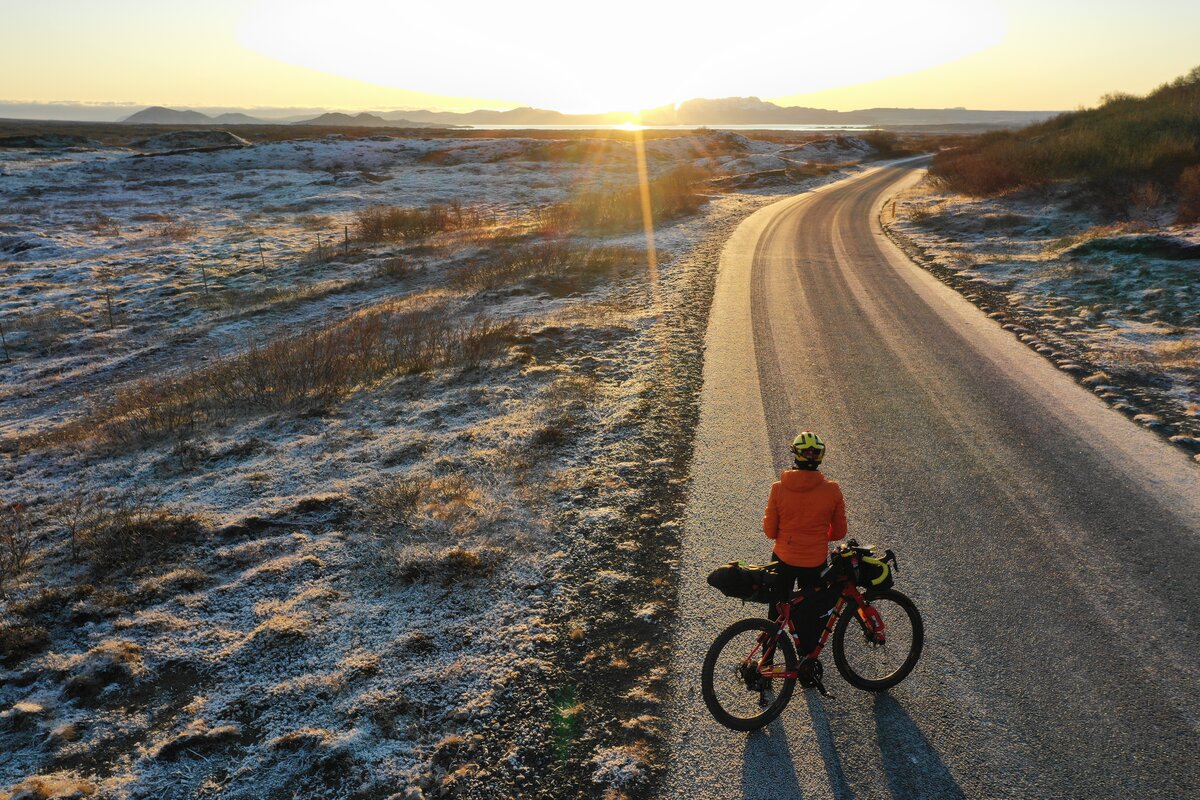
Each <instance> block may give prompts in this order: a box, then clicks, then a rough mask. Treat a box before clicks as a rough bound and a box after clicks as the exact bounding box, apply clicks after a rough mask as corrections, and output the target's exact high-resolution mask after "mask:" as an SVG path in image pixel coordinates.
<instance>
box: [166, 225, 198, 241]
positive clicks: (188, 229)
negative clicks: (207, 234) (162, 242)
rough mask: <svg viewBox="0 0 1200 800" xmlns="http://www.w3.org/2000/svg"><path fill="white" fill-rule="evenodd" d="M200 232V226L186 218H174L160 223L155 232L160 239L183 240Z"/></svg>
mask: <svg viewBox="0 0 1200 800" xmlns="http://www.w3.org/2000/svg"><path fill="white" fill-rule="evenodd" d="M198 233H200V226H199V225H197V224H196V223H194V222H190V221H188V220H175V221H174V222H168V223H166V224H164V225H162V226H161V227H160V228H159V229H158V230H157V231H156V234H155V235H157V236H158V237H159V238H161V239H169V240H171V241H172V242H184V241H187V240H188V239H191V238H193V237H195V236H196V234H198Z"/></svg>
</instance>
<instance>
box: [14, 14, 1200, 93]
mask: <svg viewBox="0 0 1200 800" xmlns="http://www.w3.org/2000/svg"><path fill="white" fill-rule="evenodd" d="M833 5H834V4H816V3H812V4H802V3H796V2H794V0H789V2H782V0H764V1H763V2H757V3H756V2H751V3H743V4H741V5H738V6H734V7H731V6H729V4H728V3H727V2H724V0H722V2H720V3H716V2H708V0H692V1H691V2H687V3H682V2H658V3H646V2H645V0H606V3H605V4H604V5H603V6H594V7H593V6H587V5H585V4H563V3H561V2H560V0H554V2H550V0H527V1H523V2H516V1H515V0H513V1H512V2H509V3H506V4H498V3H495V2H494V0H489V2H482V0H478V1H477V0H459V1H458V2H456V3H454V4H448V3H440V4H434V3H405V2H382V0H340V2H339V3H337V4H330V3H327V2H317V1H316V0H288V2H283V1H282V0H209V2H207V3H202V4H199V3H195V2H191V1H190V0H189V2H176V0H156V1H153V2H152V1H151V0H108V2H104V3H100V2H94V0H88V1H87V2H84V1H83V0H44V2H41V3H38V4H30V3H27V2H25V1H24V0H0V19H2V20H3V23H4V25H3V27H4V29H5V32H4V35H3V41H4V46H3V47H2V48H0V100H9V101H14V100H15V101H85V102H130V103H136V104H147V105H149V104H161V105H171V106H176V107H188V106H242V107H255V106H323V107H330V108H341V109H392V108H401V107H425V108H446V109H454V110H466V109H470V108H476V107H493V108H502V107H511V106H515V105H535V106H540V107H546V108H556V109H559V110H563V111H607V110H625V109H631V108H637V107H645V106H649V105H656V104H660V103H666V102H672V101H679V100H685V99H688V98H690V97H696V96H707V97H720V96H727V95H733V94H738V95H750V94H753V95H758V96H760V97H763V98H769V99H773V100H775V101H776V102H781V103H786V104H797V105H811V106H818V107H825V108H835V109H841V110H849V109H853V108H864V107H871V106H902V107H949V106H967V107H971V108H981V109H988V108H992V109H999V108H1003V109H1031V110H1034V109H1069V108H1075V107H1078V106H1080V105H1087V104H1094V103H1095V102H1096V100H1097V99H1098V98H1099V97H1100V95H1102V94H1104V93H1106V92H1109V91H1116V90H1120V91H1129V92H1135V93H1141V92H1145V91H1147V90H1149V89H1151V88H1153V87H1154V86H1156V85H1158V84H1160V83H1162V82H1164V81H1167V80H1170V79H1172V78H1174V77H1176V76H1178V75H1180V74H1183V73H1184V72H1187V71H1188V70H1189V69H1190V68H1192V67H1193V66H1196V65H1197V64H1200V44H1197V43H1198V42H1200V3H1197V2H1193V0H1188V1H1187V2H1184V0H1143V2H1140V3H1133V2H1111V1H1106V0H1093V2H1083V0H1064V1H1062V2H1049V1H1048V0H1044V1H1043V2H1032V0H977V1H976V2H968V1H967V0H959V1H958V2H951V0H907V2H906V3H902V4H898V3H895V2H890V1H889V2H884V1H883V0H860V1H859V2H858V3H856V4H855V6H854V11H853V13H852V12H849V11H844V10H843V11H838V10H836V9H832V6H833ZM805 6H809V9H808V10H807V11H806V10H803V9H804V8H805ZM826 6H828V7H829V8H826Z"/></svg>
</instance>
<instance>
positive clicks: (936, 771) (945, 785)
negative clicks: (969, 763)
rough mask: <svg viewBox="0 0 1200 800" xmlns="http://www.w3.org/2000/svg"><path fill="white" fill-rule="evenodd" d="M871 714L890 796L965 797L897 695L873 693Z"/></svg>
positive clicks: (956, 799)
mask: <svg viewBox="0 0 1200 800" xmlns="http://www.w3.org/2000/svg"><path fill="white" fill-rule="evenodd" d="M874 713H875V732H876V737H877V739H878V740H879V751H880V753H881V755H882V757H883V769H884V771H885V772H886V773H887V781H888V788H889V789H890V790H891V794H892V797H893V798H915V797H937V798H947V799H948V800H961V798H963V797H964V795H963V792H962V789H961V788H960V787H959V785H958V783H957V782H956V781H955V780H954V777H953V776H952V775H951V774H950V770H948V769H946V765H945V764H944V763H942V759H941V757H940V756H938V753H937V751H936V750H935V749H934V748H933V746H932V745H930V743H929V740H928V739H926V738H925V736H924V734H922V733H921V729H920V728H918V727H917V725H916V723H915V722H913V720H912V717H910V716H909V715H908V712H907V711H905V710H904V707H903V706H901V705H900V703H899V702H898V701H897V700H896V698H894V697H892V696H891V695H889V694H878V695H875V708H874Z"/></svg>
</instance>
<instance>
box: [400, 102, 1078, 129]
mask: <svg viewBox="0 0 1200 800" xmlns="http://www.w3.org/2000/svg"><path fill="white" fill-rule="evenodd" d="M394 113H400V112H394ZM1058 113H1060V112H1057V111H976V110H971V109H966V108H867V109H862V110H859V111H831V110H829V109H825V108H806V107H804V106H780V105H776V104H775V103H769V102H766V101H764V100H760V99H758V98H757V97H726V98H722V99H716V100H708V99H696V100H688V101H686V102H683V103H680V104H679V105H669V106H660V107H658V108H652V109H649V110H646V111H643V112H642V113H641V114H640V115H637V114H631V113H624V112H617V113H608V114H562V113H559V112H557V111H548V110H546V109H541V108H514V109H511V110H509V111H487V110H479V111H468V112H465V113H457V112H452V111H404V112H403V114H404V116H405V117H406V118H407V119H410V120H413V121H419V122H444V123H448V124H454V125H620V124H623V123H625V122H639V123H641V124H642V125H709V126H718V125H953V124H967V125H996V126H1009V125H1028V124H1029V123H1032V122H1040V121H1041V120H1044V119H1047V118H1049V117H1053V116H1055V115H1056V114H1058ZM382 116H383V118H384V119H388V118H390V116H391V115H389V114H383V115H382Z"/></svg>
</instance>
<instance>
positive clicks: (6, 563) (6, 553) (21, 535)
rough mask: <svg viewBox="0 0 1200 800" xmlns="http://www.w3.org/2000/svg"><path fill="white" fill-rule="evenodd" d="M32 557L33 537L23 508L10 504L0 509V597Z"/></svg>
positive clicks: (16, 504)
mask: <svg viewBox="0 0 1200 800" xmlns="http://www.w3.org/2000/svg"><path fill="white" fill-rule="evenodd" d="M32 555H33V536H32V534H31V532H30V531H29V529H28V527H27V526H26V524H25V507H24V506H23V505H21V504H20V503H10V504H9V505H8V506H6V507H5V508H3V509H0V597H3V596H5V594H6V588H7V585H8V584H9V583H10V582H12V581H13V580H15V579H16V578H18V577H20V575H21V573H22V572H24V571H25V569H26V568H27V567H28V566H29V560H30V558H31V557H32Z"/></svg>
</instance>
